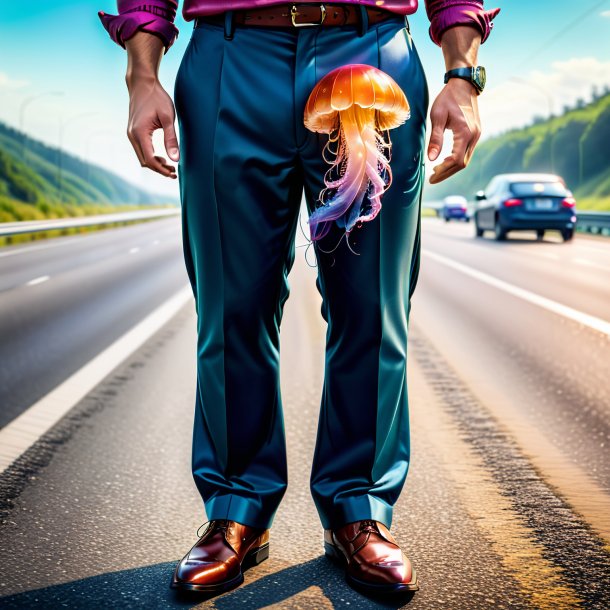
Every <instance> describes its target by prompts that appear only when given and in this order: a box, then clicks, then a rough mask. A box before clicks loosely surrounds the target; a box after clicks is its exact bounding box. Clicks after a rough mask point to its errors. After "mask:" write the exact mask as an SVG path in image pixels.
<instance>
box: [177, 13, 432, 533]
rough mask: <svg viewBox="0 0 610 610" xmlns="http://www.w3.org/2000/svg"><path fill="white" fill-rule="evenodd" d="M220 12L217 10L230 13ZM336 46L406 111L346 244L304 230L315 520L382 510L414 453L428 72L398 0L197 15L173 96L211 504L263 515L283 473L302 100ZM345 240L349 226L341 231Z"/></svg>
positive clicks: (280, 489)
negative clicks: (370, 209)
mask: <svg viewBox="0 0 610 610" xmlns="http://www.w3.org/2000/svg"><path fill="white" fill-rule="evenodd" d="M227 23H229V21H227ZM349 63H363V64H369V65H371V66H374V67H377V68H380V69H381V70H383V71H385V72H386V73H387V74H389V75H390V76H391V77H392V78H394V80H395V81H396V82H397V83H398V84H399V85H400V86H401V88H402V89H403V90H404V92H405V93H406V95H407V98H408V100H409V102H410V105H411V117H410V119H409V120H407V121H406V123H404V124H403V125H402V126H400V127H398V128H396V129H393V130H391V131H390V132H389V135H390V137H391V141H392V158H391V168H392V173H393V180H392V184H391V186H390V188H389V189H388V190H387V191H386V192H385V194H384V195H383V198H382V209H381V211H380V213H379V214H378V216H377V217H376V218H375V219H374V220H372V221H370V222H366V223H364V224H363V225H362V227H360V228H356V229H354V231H353V232H352V234H351V237H350V244H351V245H352V248H353V249H354V251H356V252H358V255H356V254H354V252H352V251H351V250H350V249H349V248H348V247H347V244H346V242H345V239H343V241H342V242H341V243H340V245H339V247H338V248H336V249H335V250H334V251H333V252H332V253H325V252H324V251H330V250H332V249H333V248H334V246H335V245H336V244H337V242H338V241H340V239H341V236H342V230H341V229H340V228H339V227H337V226H335V225H333V228H332V230H331V231H330V232H329V233H328V234H327V235H326V236H325V237H324V238H322V239H321V240H320V241H319V242H317V241H316V242H314V243H313V246H312V247H313V249H314V252H315V258H316V261H317V270H318V276H317V280H316V286H317V289H318V291H319V292H320V294H321V296H322V311H321V315H322V317H323V318H324V320H325V321H326V323H327V334H326V354H325V369H324V372H325V376H324V387H323V391H322V396H321V405H320V416H319V422H318V431H317V440H316V447H315V455H314V459H313V464H312V470H311V479H310V488H311V493H312V495H313V499H314V502H315V505H316V508H317V510H318V513H319V516H320V519H321V522H322V525H323V527H324V528H337V527H340V526H342V525H343V524H345V523H348V522H351V521H356V520H360V519H376V520H378V521H381V522H383V523H384V524H385V525H386V526H387V527H390V525H391V520H392V509H393V505H394V504H395V502H396V500H397V499H398V496H399V494H400V492H401V490H402V488H403V485H404V482H405V479H406V476H407V470H408V466H409V460H410V448H409V421H408V397H407V378H406V364H407V327H408V320H409V313H410V308H411V304H410V303H411V301H410V299H411V296H412V294H413V291H414V289H415V285H416V282H417V276H418V272H419V263H420V227H421V221H420V219H421V192H422V186H423V180H424V166H423V162H424V157H423V151H424V141H425V130H426V115H427V111H428V88H427V82H426V78H425V75H424V70H423V67H422V64H421V62H420V59H419V57H418V54H417V51H416V49H415V46H414V43H413V40H412V38H411V34H410V31H409V28H408V21H407V20H406V18H405V17H404V16H398V15H397V16H392V17H391V18H390V19H388V20H386V21H383V22H380V23H378V24H374V25H370V26H368V27H366V26H365V27H362V24H361V25H346V26H334V27H330V26H326V27H323V26H315V27H302V28H280V27H277V28H276V27H274V28H268V27H248V26H242V25H233V26H232V27H231V26H227V25H226V24H225V25H224V26H223V25H222V23H219V24H216V23H210V22H205V21H204V22H199V23H198V24H197V26H196V27H195V28H194V29H193V33H192V36H191V39H190V41H189V43H188V47H187V49H186V51H185V54H184V56H183V57H182V60H181V63H180V67H179V70H178V73H177V76H176V83H175V89H174V101H175V106H176V113H177V118H178V127H179V136H180V149H181V157H180V161H179V164H178V176H179V183H180V195H181V204H182V238H183V248H184V257H185V263H186V268H187V272H188V276H189V279H190V282H191V284H192V288H193V293H194V297H195V304H196V312H197V336H198V340H197V392H196V405H195V421H194V433H193V452H192V468H193V476H194V479H195V483H196V485H197V488H198V490H199V492H200V494H201V496H202V498H203V502H204V506H205V511H206V514H207V517H208V519H231V520H235V521H238V522H240V523H244V524H247V525H251V526H253V527H262V528H268V527H270V526H271V524H272V521H273V518H274V515H275V513H276V511H277V508H278V505H279V503H280V501H281V499H282V497H283V495H284V493H285V490H286V486H287V465H286V451H285V436H284V421H283V415H282V398H281V394H280V383H279V330H280V322H281V319H282V311H283V307H284V303H285V301H286V299H287V298H288V295H289V284H288V281H287V276H288V273H289V271H290V269H291V267H292V264H293V262H294V257H295V245H294V239H295V232H296V229H297V224H298V222H297V221H298V216H299V208H300V204H301V200H302V195H303V191H304V193H305V197H306V202H307V207H308V212H309V213H311V212H312V211H313V209H314V208H315V206H316V200H317V198H318V195H319V193H320V190H321V189H322V188H323V187H324V182H323V178H324V173H325V171H326V170H327V169H328V167H329V165H328V164H327V163H326V162H325V161H324V159H323V158H322V149H323V147H324V145H325V143H326V142H327V140H328V136H327V135H326V134H317V133H312V132H310V131H308V130H307V129H306V128H305V126H304V124H303V112H304V108H305V103H306V101H307V98H308V96H309V93H310V92H311V90H312V89H313V87H314V85H315V84H316V82H317V81H318V80H319V79H320V78H322V77H323V76H324V75H325V74H326V73H327V72H329V71H330V70H332V69H334V68H336V67H338V66H341V65H345V64H349ZM354 242H355V243H354Z"/></svg>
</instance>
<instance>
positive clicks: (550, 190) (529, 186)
mask: <svg viewBox="0 0 610 610" xmlns="http://www.w3.org/2000/svg"><path fill="white" fill-rule="evenodd" d="M510 190H511V192H512V193H513V195H516V196H517V197H536V196H539V195H542V196H543V197H544V196H546V197H565V196H566V195H567V194H568V190H567V189H566V187H565V186H563V184H561V182H513V183H512V184H511V185H510Z"/></svg>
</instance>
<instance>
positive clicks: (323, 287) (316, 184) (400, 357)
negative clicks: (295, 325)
mask: <svg viewBox="0 0 610 610" xmlns="http://www.w3.org/2000/svg"><path fill="white" fill-rule="evenodd" d="M311 47H312V49H313V51H312V54H313V55H314V57H315V61H314V62H313V63H306V62H304V63H303V65H302V66H299V65H297V73H299V68H302V70H303V71H305V72H307V70H308V68H307V66H313V68H310V69H309V72H308V76H305V77H304V82H305V81H306V82H307V84H308V86H309V84H310V82H311V80H312V73H315V78H314V79H313V80H314V82H317V81H318V80H319V79H320V78H321V77H322V76H324V75H325V74H326V73H327V72H329V71H330V70H332V69H334V68H336V67H338V66H340V65H344V64H348V63H364V64H369V65H372V66H374V67H377V68H380V69H381V70H383V71H385V72H386V73H388V74H389V75H390V76H392V78H394V79H395V80H396V82H397V83H398V84H399V85H400V86H401V87H402V89H403V90H404V91H405V93H406V95H407V98H408V100H409V102H410V105H411V117H410V119H409V120H408V121H407V122H406V123H405V124H403V125H402V126H400V127H398V128H396V129H393V130H391V131H390V132H389V133H390V137H391V141H392V158H391V162H390V165H391V169H392V172H393V182H392V185H391V186H390V188H389V189H388V190H387V191H386V192H385V194H384V195H383V198H382V209H381V211H380V213H379V214H378V215H377V217H376V218H375V219H374V220H373V221H371V222H367V223H364V224H363V226H362V228H360V229H355V230H354V231H353V232H352V237H350V245H351V246H352V248H353V250H354V251H356V252H357V253H358V255H355V254H354V253H353V252H351V251H350V250H349V248H347V246H346V243H345V238H344V239H343V242H342V243H341V244H340V246H339V247H338V248H337V249H336V250H334V252H332V253H325V252H323V251H324V250H325V251H330V250H332V249H333V248H334V247H335V246H336V245H337V243H338V242H339V240H340V238H341V236H342V230H341V229H339V228H337V227H336V226H335V225H333V229H332V230H331V231H330V232H329V233H328V234H327V235H326V236H325V237H324V238H323V239H322V240H320V241H319V242H315V245H314V250H315V253H316V259H317V262H318V278H317V282H316V285H317V287H318V290H319V292H320V294H321V295H322V299H323V303H322V315H323V317H324V319H325V320H326V322H327V335H326V357H325V378H324V387H323V392H322V399H321V410H320V418H319V424H318V433H317V441H316V448H315V455H314V461H313V466H312V472H311V491H312V495H313V498H314V501H315V504H316V506H317V509H318V511H319V514H320V518H321V521H322V524H323V526H324V527H325V528H330V527H339V526H341V525H343V524H345V523H347V522H351V521H356V520H360V519H365V518H372V519H377V520H379V521H381V522H383V523H384V524H385V525H386V526H387V527H390V525H391V520H392V507H393V505H394V503H395V502H396V500H397V499H398V496H399V495H400V492H401V490H402V488H403V485H404V482H405V479H406V476H407V470H408V466H409V460H410V447H409V418H408V395H407V377H406V365H407V329H408V320H409V313H410V307H411V305H410V299H411V296H412V294H413V291H414V289H415V285H416V282H417V275H418V272H419V259H420V216H421V211H420V210H421V193H422V186H423V181H424V167H423V162H424V157H423V150H424V144H425V130H426V115H427V110H428V88H427V82H426V78H425V74H424V71H423V68H422V65H421V62H420V60H419V57H418V55H417V51H416V49H415V46H414V44H413V40H412V38H411V35H410V33H409V32H408V30H407V28H406V21H405V20H404V19H403V18H401V17H397V18H393V19H391V20H389V21H386V22H382V23H380V24H377V25H373V26H371V27H370V28H369V29H368V31H367V32H366V33H365V34H364V35H363V36H362V37H359V36H358V35H357V31H356V27H355V26H343V27H342V28H326V29H322V30H321V31H320V32H318V33H317V34H315V35H313V34H312V40H311ZM304 101H305V100H300V102H301V104H300V106H299V111H301V110H302V109H303V107H304V105H303V104H304ZM327 140H328V136H327V135H324V134H317V135H313V134H312V135H311V136H309V143H310V144H309V146H308V147H306V148H305V149H304V150H303V151H302V154H303V160H304V168H305V193H306V198H307V204H308V209H309V211H310V213H311V211H312V210H313V209H314V206H315V205H316V199H317V197H318V195H319V192H320V190H321V189H322V188H323V186H324V184H323V176H324V172H325V171H326V170H327V169H328V167H329V165H328V164H327V163H325V162H324V161H323V160H322V157H321V150H322V147H323V146H324V144H325V143H326V142H327Z"/></svg>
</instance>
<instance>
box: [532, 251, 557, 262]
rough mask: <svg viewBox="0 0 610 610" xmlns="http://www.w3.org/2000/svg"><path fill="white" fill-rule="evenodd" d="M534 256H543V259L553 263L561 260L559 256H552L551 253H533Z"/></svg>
mask: <svg viewBox="0 0 610 610" xmlns="http://www.w3.org/2000/svg"><path fill="white" fill-rule="evenodd" d="M535 254H538V255H539V256H544V257H545V258H551V259H553V260H554V261H558V260H559V259H560V258H561V257H560V256H559V254H553V253H552V252H535Z"/></svg>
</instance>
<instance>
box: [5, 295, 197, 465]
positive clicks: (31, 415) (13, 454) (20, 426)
mask: <svg viewBox="0 0 610 610" xmlns="http://www.w3.org/2000/svg"><path fill="white" fill-rule="evenodd" d="M191 298H193V292H192V288H191V286H190V285H186V286H185V287H184V288H182V289H181V290H180V291H178V292H177V293H175V294H174V295H173V296H172V297H170V298H169V299H167V300H166V301H165V302H163V303H162V304H161V305H159V306H158V307H157V308H156V309H154V310H153V311H152V312H151V313H149V314H148V315H147V316H146V317H145V318H144V319H143V320H141V321H140V322H138V323H137V324H136V325H135V326H133V327H132V328H131V329H130V330H128V331H127V332H126V333H124V334H123V335H122V336H121V337H119V338H118V339H117V340H116V341H114V342H113V343H112V344H111V345H109V346H108V347H107V348H106V349H104V351H102V352H100V353H99V354H98V355H97V356H95V357H94V358H92V359H91V360H90V361H89V362H87V364H85V365H84V366H82V367H81V368H80V369H78V370H77V371H76V372H75V373H73V374H72V375H71V376H70V377H68V378H67V379H66V380H64V381H63V382H62V383H61V384H59V385H58V386H56V387H55V388H54V389H53V390H51V391H50V392H49V393H47V394H46V395H45V396H43V397H42V398H41V399H40V400H38V401H36V402H35V403H34V404H33V405H31V406H30V407H28V408H27V409H26V410H25V411H24V412H23V413H21V414H20V415H18V416H17V417H16V418H15V419H14V420H12V421H11V422H9V423H8V424H7V425H6V426H5V427H4V428H2V429H0V475H2V474H3V473H4V472H5V471H6V470H7V469H8V468H9V467H10V466H11V464H13V462H15V460H17V459H18V458H19V457H20V456H21V455H23V454H24V453H25V452H26V451H27V450H28V449H29V448H30V447H32V445H34V443H36V441H38V440H39V439H40V438H41V437H42V436H43V435H44V434H45V433H46V432H47V431H48V430H50V429H51V428H52V427H53V426H54V425H55V424H56V423H57V422H58V421H59V420H60V419H61V418H62V417H64V416H65V415H66V414H67V413H68V412H69V411H70V410H71V409H72V408H73V407H75V406H76V405H77V404H78V402H80V400H82V399H83V398H84V397H85V396H86V395H87V394H88V393H89V392H90V391H91V390H92V389H93V388H94V387H95V386H97V385H98V384H99V383H100V382H101V381H102V380H103V379H104V378H105V377H106V376H107V375H108V374H109V373H111V372H112V371H113V370H114V369H115V368H116V367H117V366H118V365H119V364H121V363H122V362H123V361H124V360H126V359H127V358H128V357H129V356H131V355H132V354H133V353H134V352H135V351H136V350H137V349H138V348H140V347H141V346H142V345H143V344H144V343H145V342H146V341H147V340H148V339H149V338H150V337H151V336H152V335H153V334H154V333H155V332H157V331H158V330H159V329H160V328H161V327H162V326H163V325H164V324H165V323H166V322H168V321H169V320H170V319H171V318H172V317H173V316H174V315H175V314H176V313H178V311H179V310H180V309H181V308H182V307H183V306H184V305H185V304H186V303H187V302H188V301H189V300H190V299H191Z"/></svg>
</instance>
